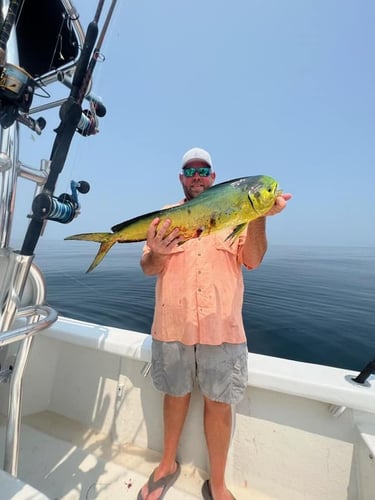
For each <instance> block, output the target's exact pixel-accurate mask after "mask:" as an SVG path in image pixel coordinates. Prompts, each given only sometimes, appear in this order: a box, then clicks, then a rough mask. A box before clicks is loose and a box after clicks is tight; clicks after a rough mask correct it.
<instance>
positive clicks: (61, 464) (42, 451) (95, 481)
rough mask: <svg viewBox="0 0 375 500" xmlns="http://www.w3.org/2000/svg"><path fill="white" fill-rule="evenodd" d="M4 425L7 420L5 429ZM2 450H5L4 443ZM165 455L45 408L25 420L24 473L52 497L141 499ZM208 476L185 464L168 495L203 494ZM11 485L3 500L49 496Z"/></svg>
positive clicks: (244, 495)
mask: <svg viewBox="0 0 375 500" xmlns="http://www.w3.org/2000/svg"><path fill="white" fill-rule="evenodd" d="M4 426H5V419H4V418H3V419H2V420H1V425H0V429H1V433H3V432H4V430H5V427H4ZM1 441H3V440H1ZM0 450H1V453H2V454H3V449H2V447H0ZM159 457H160V455H159V454H158V453H156V452H154V451H151V450H145V449H142V448H139V447H137V446H134V445H115V444H113V443H111V442H110V440H109V439H108V438H107V437H106V436H104V435H103V434H100V433H98V432H93V430H92V429H89V428H84V426H82V425H81V424H79V423H78V422H74V421H73V420H70V419H68V418H66V417H62V416H61V415H57V414H56V413H53V412H49V411H45V412H41V413H38V414H34V415H29V416H27V417H25V418H24V420H23V424H22V428H21V452H20V461H19V477H20V478H21V480H22V481H24V482H25V483H28V485H31V487H33V488H35V489H36V490H38V491H40V492H42V493H43V494H44V495H46V496H47V498H49V499H51V500H54V499H59V500H93V499H98V500H107V499H108V500H117V499H118V500H120V499H126V498H129V499H136V498H137V494H138V491H139V490H140V488H141V487H142V486H143V484H144V483H145V482H146V481H147V478H148V477H149V475H150V474H151V472H152V471H153V469H154V468H155V467H156V465H157V463H158V459H159ZM206 478H207V475H206V474H205V473H204V472H203V471H201V470H199V469H197V468H196V467H193V466H191V465H186V464H185V465H182V468H181V475H180V477H179V478H178V480H177V481H176V483H175V486H174V487H173V488H171V489H170V490H169V491H168V493H167V494H166V496H165V498H166V499H168V498H169V499H171V500H172V499H173V500H174V499H175V500H190V499H197V498H202V495H201V487H202V484H203V481H204V480H205V479H206ZM11 487H12V488H13V489H9V490H8V492H7V493H5V492H4V489H3V488H2V489H1V490H0V500H11V499H12V500H39V498H40V500H42V499H43V498H44V497H43V496H40V495H38V494H37V493H36V492H34V493H32V492H31V491H30V489H29V488H26V487H25V485H23V484H22V483H21V482H17V483H15V484H12V486H11ZM231 491H232V493H233V494H234V495H235V497H236V499H237V500H245V499H248V498H249V495H250V494H251V498H254V499H256V500H271V499H272V498H274V497H270V496H266V495H264V494H262V493H261V492H257V491H255V490H249V489H248V488H247V489H242V488H238V487H231ZM4 495H5V496H4Z"/></svg>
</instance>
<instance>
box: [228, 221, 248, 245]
mask: <svg viewBox="0 0 375 500" xmlns="http://www.w3.org/2000/svg"><path fill="white" fill-rule="evenodd" d="M246 225H247V222H243V223H242V224H238V226H236V227H235V228H234V229H233V231H232V232H231V233H230V234H228V236H227V237H226V238H225V241H227V240H231V243H230V244H232V243H233V242H234V240H235V239H236V238H238V236H239V235H240V233H241V232H242V230H243V229H244V228H245V226H246Z"/></svg>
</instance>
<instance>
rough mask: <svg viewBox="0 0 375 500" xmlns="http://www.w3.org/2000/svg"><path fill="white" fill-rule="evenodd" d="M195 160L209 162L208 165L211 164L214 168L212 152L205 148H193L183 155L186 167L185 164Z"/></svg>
mask: <svg viewBox="0 0 375 500" xmlns="http://www.w3.org/2000/svg"><path fill="white" fill-rule="evenodd" d="M194 160H201V161H204V162H205V163H207V165H209V166H210V167H211V168H212V160H211V156H210V153H208V152H207V151H206V150H205V149H202V148H192V149H189V151H186V153H185V154H184V156H183V157H182V168H184V166H185V165H186V164H187V163H190V162H191V161H194Z"/></svg>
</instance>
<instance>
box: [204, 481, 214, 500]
mask: <svg viewBox="0 0 375 500" xmlns="http://www.w3.org/2000/svg"><path fill="white" fill-rule="evenodd" d="M202 497H203V499H204V500H214V497H213V496H212V494H211V488H210V482H209V481H208V479H207V480H206V481H205V482H204V483H203V486H202Z"/></svg>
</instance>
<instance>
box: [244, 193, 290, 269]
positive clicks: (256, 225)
mask: <svg viewBox="0 0 375 500" xmlns="http://www.w3.org/2000/svg"><path fill="white" fill-rule="evenodd" d="M291 197H292V195H291V194H289V193H285V194H283V195H281V196H278V197H277V198H276V201H275V204H274V206H273V207H272V208H271V210H270V211H269V212H268V213H267V214H266V215H265V216H264V217H259V218H258V219H255V220H253V221H251V222H249V224H248V226H247V233H246V239H245V242H244V245H243V250H242V261H243V263H244V265H245V266H246V267H248V268H250V269H255V268H256V267H258V266H259V265H260V263H261V262H262V260H263V257H264V255H265V253H266V251H267V236H266V217H268V216H270V215H276V214H278V213H280V212H281V211H282V210H284V208H285V207H286V204H287V201H288V200H290V198H291Z"/></svg>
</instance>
